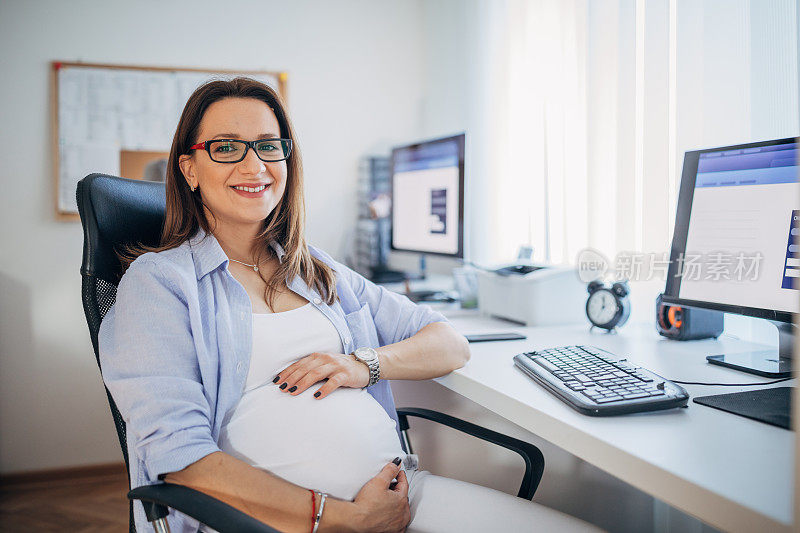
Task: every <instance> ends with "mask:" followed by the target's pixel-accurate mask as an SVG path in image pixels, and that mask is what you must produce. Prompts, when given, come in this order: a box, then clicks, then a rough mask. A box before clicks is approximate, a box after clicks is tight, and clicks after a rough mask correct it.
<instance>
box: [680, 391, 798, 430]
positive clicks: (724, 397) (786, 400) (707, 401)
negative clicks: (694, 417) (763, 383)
mask: <svg viewBox="0 0 800 533" xmlns="http://www.w3.org/2000/svg"><path fill="white" fill-rule="evenodd" d="M791 391H792V388H791V387H775V388H772V389H759V390H753V391H747V392H734V393H732V394H717V395H715V396H701V397H699V398H695V399H694V403H699V404H700V405H706V406H708V407H713V408H714V409H720V410H722V411H727V412H728V413H733V414H735V415H739V416H743V417H745V418H750V419H752V420H758V421H759V422H766V423H767V424H770V425H773V426H778V427H780V428H784V429H790V421H791V418H792V417H791V409H790V405H791V401H792V400H791V398H792V395H791Z"/></svg>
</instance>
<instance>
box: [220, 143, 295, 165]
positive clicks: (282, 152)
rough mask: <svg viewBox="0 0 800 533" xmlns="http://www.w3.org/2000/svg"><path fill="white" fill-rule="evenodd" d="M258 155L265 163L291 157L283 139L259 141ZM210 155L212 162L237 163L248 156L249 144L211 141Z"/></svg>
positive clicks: (257, 144) (257, 146)
mask: <svg viewBox="0 0 800 533" xmlns="http://www.w3.org/2000/svg"><path fill="white" fill-rule="evenodd" d="M255 146H256V155H257V156H258V158H259V159H261V160H262V161H265V162H270V161H281V160H283V159H286V158H287V157H288V156H289V143H288V142H287V141H286V140H283V139H264V140H263V141H257V142H256V144H255ZM208 153H209V154H210V155H211V160H212V161H217V162H219V163H236V162H238V161H241V160H242V159H244V156H245V155H246V154H247V143H246V142H244V141H211V142H210V143H209V146H208Z"/></svg>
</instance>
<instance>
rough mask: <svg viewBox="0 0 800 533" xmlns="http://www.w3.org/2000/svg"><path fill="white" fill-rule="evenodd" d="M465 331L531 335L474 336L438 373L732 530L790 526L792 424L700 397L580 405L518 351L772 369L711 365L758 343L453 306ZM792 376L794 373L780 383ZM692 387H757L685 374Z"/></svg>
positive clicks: (746, 379)
mask: <svg viewBox="0 0 800 533" xmlns="http://www.w3.org/2000/svg"><path fill="white" fill-rule="evenodd" d="M442 310H443V311H444V312H445V314H447V315H448V318H449V319H450V320H451V322H452V323H453V325H454V326H455V327H456V329H458V330H459V331H460V332H461V333H465V334H466V333H484V332H491V331H516V332H519V333H523V334H525V335H527V336H528V339H527V340H523V341H504V342H485V343H473V344H471V345H470V347H471V350H472V359H471V360H470V361H469V363H468V364H467V365H466V366H465V367H464V368H462V369H460V370H457V371H455V372H453V373H452V374H449V375H447V376H444V377H442V378H438V379H437V380H436V381H437V382H438V383H440V384H441V385H443V386H445V387H447V388H448V389H450V390H452V391H454V392H456V393H458V394H460V395H462V396H464V397H466V398H469V399H470V400H472V401H474V402H476V403H478V404H480V405H482V406H484V407H486V408H487V409H489V410H491V411H493V412H495V413H497V414H498V415H500V416H502V417H504V418H506V419H507V420H510V421H511V422H513V423H515V424H517V425H519V426H520V427H522V428H524V429H526V430H527V431H530V432H531V433H534V434H536V435H538V436H540V437H542V438H543V439H546V440H548V441H549V442H551V443H553V444H555V445H556V446H558V447H560V448H562V449H564V450H566V451H568V452H570V453H572V454H574V455H576V456H577V457H580V458H581V459H583V460H585V461H587V462H589V463H591V464H593V465H595V466H597V467H599V468H601V469H602V470H605V471H607V472H609V473H610V474H612V475H614V476H616V477H617V478H619V479H621V480H623V481H625V482H627V483H630V484H631V485H633V486H635V487H637V488H639V489H640V490H643V491H645V492H647V493H649V494H651V495H652V496H654V497H656V498H658V499H660V500H662V501H665V502H667V503H669V504H670V505H672V506H674V507H677V508H679V509H681V510H683V511H684V512H687V513H689V514H692V515H694V516H696V517H698V518H700V519H701V520H703V521H704V522H707V523H708V524H710V525H712V526H714V527H717V528H720V529H723V530H726V531H788V530H789V528H790V524H791V521H792V502H793V472H794V468H793V464H794V433H793V432H790V431H787V430H785V429H781V428H777V427H773V426H770V425H767V424H763V423H761V422H756V421H753V420H748V419H746V418H743V417H740V416H736V415H733V414H730V413H725V412H722V411H718V410H716V409H711V408H709V407H705V406H701V405H697V404H695V403H693V402H692V401H691V400H690V401H689V407H688V408H687V409H673V410H670V411H661V412H656V413H647V414H636V415H626V416H618V417H606V418H594V417H589V416H584V415H581V414H579V413H578V412H576V411H574V410H572V409H571V408H570V407H568V406H567V405H566V404H564V403H562V402H561V401H560V400H558V399H557V398H556V397H555V396H553V395H552V394H550V393H549V392H547V391H546V390H545V389H544V388H542V387H541V386H539V385H538V384H536V383H535V382H534V381H532V380H531V379H530V378H529V377H527V376H526V375H525V374H523V373H522V372H521V371H520V370H518V369H517V368H516V367H515V366H514V363H513V361H512V357H513V356H514V355H515V354H517V353H520V352H524V351H530V350H532V349H535V348H546V347H553V346H560V345H566V344H592V345H595V346H598V347H600V348H604V349H607V350H609V351H610V352H613V353H615V354H617V355H620V356H628V358H629V360H631V361H632V362H634V363H637V364H640V365H641V366H644V367H646V368H648V369H650V370H652V371H654V372H656V373H658V374H660V375H662V376H664V377H666V378H671V379H677V380H682V381H715V382H723V383H751V382H754V383H755V382H763V381H767V380H765V379H763V378H759V377H757V376H750V375H748V374H744V373H741V372H737V371H734V370H729V369H725V368H722V367H718V366H712V365H709V364H707V363H706V362H705V356H706V355H709V354H711V353H721V352H724V351H729V352H734V351H744V350H747V349H751V348H753V347H754V345H753V344H751V343H746V342H743V341H740V340H736V339H733V338H730V337H725V336H723V337H722V338H721V339H719V340H704V341H690V342H677V341H670V340H667V339H664V338H663V337H660V336H659V335H658V334H657V333H656V332H655V330H654V329H653V327H652V326H651V325H646V324H628V325H626V326H624V327H623V328H622V329H621V331H620V332H619V334H616V335H609V334H605V333H600V332H597V330H595V332H594V333H590V332H589V328H588V327H587V326H569V327H566V326H565V327H551V328H526V327H521V326H515V325H513V324H510V323H509V322H505V321H500V320H494V319H490V318H487V317H482V316H480V315H479V314H478V313H477V312H475V311H462V310H457V309H454V308H451V309H448V310H444V309H442ZM788 384H791V385H793V384H794V381H789V382H784V383H781V384H780V385H775V386H786V385H788ZM685 388H686V389H687V390H688V392H689V394H690V395H691V396H692V397H695V396H706V395H711V394H721V393H726V392H738V391H740V390H751V389H753V387H750V388H747V387H745V388H737V387H708V386H685Z"/></svg>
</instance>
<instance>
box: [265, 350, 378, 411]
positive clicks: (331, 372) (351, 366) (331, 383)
mask: <svg viewBox="0 0 800 533" xmlns="http://www.w3.org/2000/svg"><path fill="white" fill-rule="evenodd" d="M322 380H327V381H326V382H325V383H323V384H322V386H321V387H320V388H319V389H318V390H317V392H315V393H314V397H315V398H317V399H319V400H321V399H322V398H324V397H326V396H327V395H328V394H330V393H331V392H333V391H335V390H336V389H338V388H339V387H350V388H354V389H355V388H364V387H366V386H367V385H368V384H369V368H367V365H365V364H364V363H362V362H360V361H357V360H356V359H355V358H354V357H353V356H352V355H345V354H341V353H325V352H314V353H312V354H311V355H307V356H305V357H303V358H302V359H299V360H297V361H295V362H294V363H292V364H291V365H289V366H288V367H286V368H285V369H284V370H283V371H281V372H279V373H278V375H277V376H276V377H275V380H274V383H275V384H276V385H277V386H278V387H279V388H280V389H281V390H283V391H284V392H288V393H289V394H291V395H292V396H297V395H298V394H302V393H303V392H305V391H306V390H307V389H308V388H309V387H311V386H312V385H314V384H315V383H319V382H320V381H322Z"/></svg>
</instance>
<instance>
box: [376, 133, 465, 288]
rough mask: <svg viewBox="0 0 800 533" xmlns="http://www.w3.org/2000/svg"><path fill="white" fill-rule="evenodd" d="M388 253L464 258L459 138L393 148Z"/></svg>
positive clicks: (461, 142)
mask: <svg viewBox="0 0 800 533" xmlns="http://www.w3.org/2000/svg"><path fill="white" fill-rule="evenodd" d="M391 247H392V250H401V251H407V252H418V253H421V254H423V256H422V258H423V259H422V260H421V265H423V266H422V268H421V269H422V270H423V276H424V254H435V255H443V256H450V257H457V258H463V257H464V134H463V133H462V134H461V135H456V136H453V137H446V138H442V139H435V140H432V141H425V142H420V143H416V144H411V145H408V146H401V147H398V148H395V149H394V150H392V233H391Z"/></svg>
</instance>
